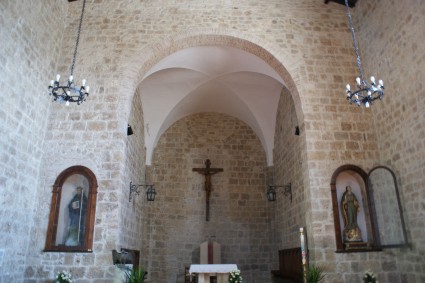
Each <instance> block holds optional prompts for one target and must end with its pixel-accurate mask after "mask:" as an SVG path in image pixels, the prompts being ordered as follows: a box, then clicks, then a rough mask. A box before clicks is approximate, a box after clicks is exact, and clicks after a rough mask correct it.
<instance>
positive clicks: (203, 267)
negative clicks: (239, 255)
mask: <svg viewBox="0 0 425 283" xmlns="http://www.w3.org/2000/svg"><path fill="white" fill-rule="evenodd" d="M237 269H238V266H237V265H236V264H191V265H190V268H189V273H190V275H191V276H192V273H196V274H198V283H209V282H210V276H217V283H225V282H227V281H228V280H229V273H230V272H231V271H233V270H237Z"/></svg>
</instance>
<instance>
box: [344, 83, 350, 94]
mask: <svg viewBox="0 0 425 283" xmlns="http://www.w3.org/2000/svg"><path fill="white" fill-rule="evenodd" d="M345 90H346V91H347V92H350V90H351V87H350V85H349V84H347V85H346V86H345Z"/></svg>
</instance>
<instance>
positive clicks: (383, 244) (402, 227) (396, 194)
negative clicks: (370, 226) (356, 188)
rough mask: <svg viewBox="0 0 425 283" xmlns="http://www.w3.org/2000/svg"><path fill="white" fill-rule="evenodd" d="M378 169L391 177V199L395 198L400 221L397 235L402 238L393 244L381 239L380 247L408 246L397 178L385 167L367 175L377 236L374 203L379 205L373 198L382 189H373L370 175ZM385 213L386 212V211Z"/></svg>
mask: <svg viewBox="0 0 425 283" xmlns="http://www.w3.org/2000/svg"><path fill="white" fill-rule="evenodd" d="M380 169H382V170H385V171H387V172H388V173H389V174H390V176H391V179H392V180H391V181H392V182H393V186H394V196H393V197H395V201H396V202H397V206H396V208H397V209H398V212H399V215H398V216H399V217H400V218H399V221H400V223H399V224H400V230H401V231H399V234H400V236H401V237H402V239H401V240H400V243H395V242H391V243H387V242H386V241H383V239H382V238H380V246H381V247H382V248H398V247H406V246H409V244H408V241H407V232H406V225H405V223H404V218H403V208H402V206H401V201H400V194H399V191H398V185H397V178H396V176H395V174H394V172H393V171H392V170H391V169H390V168H388V167H386V166H376V167H374V168H372V169H371V170H370V171H369V173H368V181H369V188H370V198H371V200H372V208H373V213H374V215H375V217H376V223H377V230H378V234H379V235H380V233H379V231H380V224H381V223H380V222H379V218H380V217H379V215H378V214H377V211H376V203H379V202H377V201H376V200H375V198H376V194H377V193H378V192H377V190H380V189H383V188H382V187H380V188H377V187H374V185H373V182H372V178H371V175H372V173H373V172H376V171H377V170H380ZM375 186H376V185H375ZM387 189H388V188H387ZM387 195H388V194H387ZM379 201H380V199H379ZM386 212H388V210H386ZM382 224H383V223H382Z"/></svg>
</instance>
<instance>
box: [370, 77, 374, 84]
mask: <svg viewBox="0 0 425 283" xmlns="http://www.w3.org/2000/svg"><path fill="white" fill-rule="evenodd" d="M370 81H371V82H372V84H375V77H374V76H371V77H370Z"/></svg>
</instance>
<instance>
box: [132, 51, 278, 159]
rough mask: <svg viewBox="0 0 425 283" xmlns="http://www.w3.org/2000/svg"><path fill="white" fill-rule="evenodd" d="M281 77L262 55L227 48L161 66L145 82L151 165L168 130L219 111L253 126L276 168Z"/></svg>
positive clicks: (182, 54)
mask: <svg viewBox="0 0 425 283" xmlns="http://www.w3.org/2000/svg"><path fill="white" fill-rule="evenodd" d="M284 86H285V82H284V81H283V80H282V78H281V77H280V76H279V75H278V74H277V73H276V72H275V71H274V69H273V68H271V67H270V66H269V65H268V64H266V63H265V62H264V61H263V60H261V59H260V58H258V57H257V56H255V55H253V54H250V53H248V52H245V51H242V50H240V49H236V48H231V47H223V46H199V47H192V48H187V49H183V50H181V51H178V52H176V53H174V54H171V55H170V56H168V57H166V58H164V59H163V60H161V61H160V62H158V64H156V65H155V66H154V67H153V68H152V69H151V70H150V71H149V72H148V73H147V74H146V75H145V77H144V79H143V81H142V82H141V83H140V85H139V88H138V91H140V92H141V99H142V107H143V115H144V122H145V145H146V149H147V160H146V161H147V164H150V163H151V158H152V154H153V150H154V148H155V146H156V144H157V142H158V140H159V138H160V136H161V135H162V133H164V132H165V131H166V130H167V129H168V127H170V126H171V125H172V124H173V123H174V122H176V121H178V120H179V119H181V118H183V117H185V116H188V115H191V114H194V113H199V112H217V113H223V114H227V115H231V116H233V117H236V118H238V119H240V120H242V121H244V122H245V123H246V124H248V125H249V126H250V127H251V128H252V129H253V130H254V132H255V133H256V134H257V136H258V137H259V139H260V141H261V143H262V145H263V148H264V151H265V154H266V156H267V160H268V163H269V165H271V164H272V163H273V158H272V157H273V147H274V130H275V125H276V111H277V105H278V102H279V98H280V94H281V91H282V88H283V87H284Z"/></svg>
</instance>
